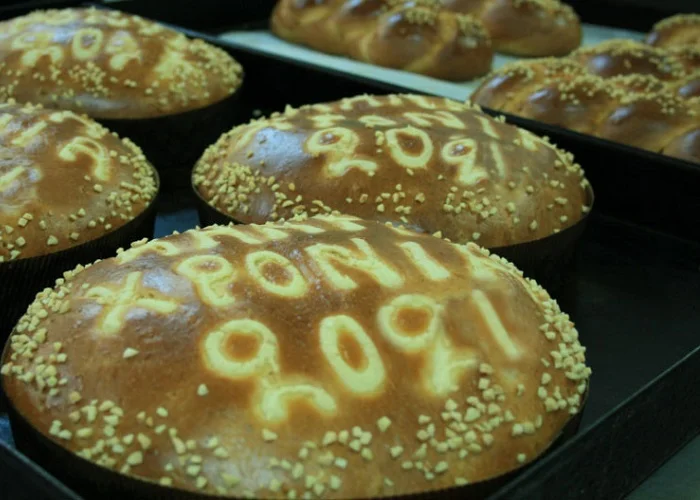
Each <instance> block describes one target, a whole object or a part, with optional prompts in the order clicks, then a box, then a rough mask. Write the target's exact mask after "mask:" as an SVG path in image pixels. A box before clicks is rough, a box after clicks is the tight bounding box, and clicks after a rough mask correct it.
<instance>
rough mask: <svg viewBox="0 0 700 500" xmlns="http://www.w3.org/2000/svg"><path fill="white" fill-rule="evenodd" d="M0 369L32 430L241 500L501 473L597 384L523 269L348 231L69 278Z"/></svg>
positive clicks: (266, 240)
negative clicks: (592, 380)
mask: <svg viewBox="0 0 700 500" xmlns="http://www.w3.org/2000/svg"><path fill="white" fill-rule="evenodd" d="M1 371H2V375H3V377H2V382H3V388H4V389H5V392H6V394H7V396H8V399H9V401H10V403H11V404H12V405H13V408H14V409H15V411H16V412H17V413H18V414H19V415H20V416H21V418H22V419H23V420H24V421H25V422H26V423H28V424H29V425H30V426H31V428H33V429H34V430H35V432H38V433H40V434H41V435H43V436H44V437H45V438H46V439H50V440H52V441H53V442H54V443H56V444H57V445H59V446H61V447H63V448H64V449H65V450H68V451H70V452H72V453H73V454H75V455H77V456H78V457H81V458H82V459H86V460H89V461H91V462H93V463H95V464H98V465H99V466H101V467H104V468H107V469H110V470H112V471H114V472H115V473H117V474H121V475H122V476H120V477H121V478H122V479H123V481H126V480H128V479H127V478H126V477H124V476H128V477H130V478H139V479H142V480H145V481H150V482H154V483H156V484H160V485H163V486H164V487H166V488H172V489H179V490H187V491H194V492H202V493H205V494H219V495H223V496H230V497H238V498H241V497H250V498H375V497H386V496H394V495H401V494H409V493H417V492H424V491H433V490H438V489H443V488H448V487H453V486H455V485H457V486H459V485H468V484H470V483H479V482H481V481H484V480H486V479H489V478H493V477H495V476H499V475H501V474H504V473H506V472H508V471H511V470H514V469H517V468H518V467H521V466H522V465H523V464H526V463H528V462H530V461H532V460H534V459H535V458H536V457H538V456H539V455H540V454H541V453H543V452H544V451H545V450H546V449H547V447H548V446H550V444H551V443H552V442H553V441H554V440H555V439H556V438H557V437H558V436H559V435H560V434H561V432H562V429H564V428H565V427H566V426H567V424H568V423H569V422H570V421H571V419H572V418H573V416H574V415H576V414H577V413H578V412H580V410H581V408H582V405H583V404H584V398H585V396H586V393H587V390H588V379H589V375H590V372H591V371H590V368H588V366H587V365H586V359H585V348H584V347H583V346H582V345H581V343H580V342H579V339H578V333H577V331H576V329H575V327H574V325H573V323H572V322H571V320H570V319H569V317H568V316H567V315H566V314H564V313H562V312H561V311H560V309H559V306H558V305H557V303H556V301H554V300H553V299H551V298H550V296H549V295H548V294H547V292H546V291H545V290H543V289H542V288H541V287H539V286H538V285H537V284H536V283H535V282H533V281H530V280H526V279H524V278H523V277H522V275H521V274H520V273H519V272H518V271H517V269H515V268H514V267H513V266H512V265H511V264H509V263H507V262H505V261H504V260H502V259H500V258H498V257H495V256H489V255H488V252H486V251H485V250H483V249H481V248H480V247H478V246H477V245H475V244H468V245H466V246H460V245H455V244H451V243H448V242H446V241H444V240H442V239H439V238H434V237H431V236H427V235H419V234H416V233H415V232H413V231H407V230H404V229H400V228H395V227H393V226H386V225H384V224H380V223H377V222H371V221H363V220H361V219H357V218H351V217H333V216H327V217H326V216H324V217H315V218H312V219H309V220H306V221H303V222H297V221H292V222H287V223H284V224H280V223H278V224H272V225H264V226H255V225H249V226H231V227H227V226H211V227H208V228H206V229H202V230H192V231H187V232H186V233H182V234H179V235H174V236H170V237H166V238H162V239H159V240H154V241H152V242H149V243H146V242H143V241H141V242H139V243H138V244H137V245H134V247H133V248H131V249H129V250H127V251H124V252H122V253H120V254H119V255H118V256H117V257H114V258H111V259H107V260H103V261H101V262H98V263H96V264H94V265H92V266H89V267H87V268H85V269H83V268H81V269H78V270H76V271H74V272H68V273H66V276H65V279H62V280H61V281H60V282H59V283H58V284H57V286H56V287H55V288H54V289H46V290H44V291H43V292H42V293H41V294H40V295H39V296H38V297H37V300H36V301H35V302H34V303H33V304H32V305H31V306H30V307H29V309H28V310H27V312H26V314H25V315H24V317H23V318H22V319H21V320H20V322H19V324H18V325H17V327H16V328H15V330H14V333H13V335H12V337H11V338H10V341H9V343H8V346H7V348H6V349H5V351H4V359H3V360H2V370H1ZM69 457H70V456H69ZM83 467H85V465H83ZM93 472H94V471H93ZM123 481H122V484H123ZM141 484H142V483H141ZM130 489H131V491H133V488H132V487H131V486H130ZM465 492H467V494H468V491H467V490H465ZM173 493H175V492H173V491H170V492H168V491H164V492H162V494H163V495H164V496H168V494H173Z"/></svg>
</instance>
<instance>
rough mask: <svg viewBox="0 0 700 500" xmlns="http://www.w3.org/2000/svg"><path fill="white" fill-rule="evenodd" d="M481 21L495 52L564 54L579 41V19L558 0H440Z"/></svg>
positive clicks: (528, 54)
mask: <svg viewBox="0 0 700 500" xmlns="http://www.w3.org/2000/svg"><path fill="white" fill-rule="evenodd" d="M440 1H441V2H442V4H443V5H444V6H445V7H446V8H448V9H449V10H452V11H453V12H459V13H462V14H470V15H472V16H474V17H475V18H476V19H478V20H479V21H481V22H482V23H483V24H484V27H485V28H486V31H487V32H488V34H489V36H490V38H491V41H492V43H493V49H494V51H496V52H501V53H504V54H512V55H516V56H563V55H566V54H568V53H569V52H571V51H572V50H574V49H575V48H576V47H578V46H579V45H580V44H581V37H582V32H581V22H580V20H579V18H578V16H577V15H576V12H574V9H572V8H571V7H570V6H569V5H567V4H565V3H563V2H560V1H559V0H440Z"/></svg>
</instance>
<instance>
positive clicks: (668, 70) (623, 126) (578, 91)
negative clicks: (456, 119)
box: [471, 40, 700, 162]
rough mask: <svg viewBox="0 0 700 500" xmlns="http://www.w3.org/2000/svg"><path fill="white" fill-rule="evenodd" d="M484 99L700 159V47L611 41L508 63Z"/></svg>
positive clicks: (476, 97) (481, 92) (484, 88)
mask: <svg viewBox="0 0 700 500" xmlns="http://www.w3.org/2000/svg"><path fill="white" fill-rule="evenodd" d="M471 100H472V101H473V102H474V103H476V104H479V105H482V106H485V107H489V108H492V109H497V110H499V111H504V112H507V113H513V114H515V115H519V116H524V117H526V118H531V119H535V120H539V121H542V122H545V123H551V124H554V125H559V126H563V127H566V128H570V129H572V130H576V131H578V132H583V133H587V134H592V135H595V136H598V137H602V138H605V139H610V140H613V141H617V142H621V143H623V144H628V145H630V146H636V147H639V148H643V149H646V150H649V151H654V152H659V153H662V154H666V155H669V156H674V157H677V158H681V159H684V160H689V161H694V162H700V49H699V48H698V47H692V46H679V47H674V48H670V49H663V48H659V47H652V46H650V45H646V44H643V43H639V42H633V41H629V40H610V41H608V42H604V43H601V44H599V45H596V46H592V47H583V48H581V49H579V50H577V51H575V52H573V53H572V54H571V55H570V56H569V57H565V58H559V59H556V58H546V59H535V60H530V61H519V62H516V63H512V64H508V65H506V66H504V67H502V68H501V69H499V70H498V71H495V72H493V73H492V74H490V75H489V76H488V77H487V78H486V79H485V80H484V82H483V83H482V84H481V86H480V87H479V88H478V89H477V90H476V91H475V92H474V93H473V94H472V96H471Z"/></svg>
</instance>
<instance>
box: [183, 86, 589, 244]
mask: <svg viewBox="0 0 700 500" xmlns="http://www.w3.org/2000/svg"><path fill="white" fill-rule="evenodd" d="M193 183H194V185H195V186H196V189H197V190H198V192H199V193H200V195H201V197H202V198H203V199H204V200H206V201H207V202H208V203H209V204H210V205H211V206H213V207H214V208H216V209H217V210H219V211H220V212H221V213H223V214H226V215H228V216H230V217H232V218H233V219H235V220H238V221H242V222H256V223H260V222H265V221H268V220H278V219H281V218H289V217H292V216H294V215H314V214H323V213H332V212H339V213H348V214H352V215H356V216H358V217H362V218H366V219H375V220H380V221H389V222H394V223H398V224H402V225H406V226H408V227H410V228H412V229H415V230H417V231H420V232H427V233H431V234H432V233H435V232H441V233H442V235H443V236H444V237H446V238H449V239H451V240H452V241H456V242H460V243H466V242H468V241H478V243H479V244H481V245H483V246H485V247H489V248H494V247H499V246H507V245H513V244H516V243H522V242H526V241H531V240H536V239H540V238H543V237H546V236H549V235H551V234H553V233H556V232H558V231H560V230H562V229H565V228H567V227H569V226H571V225H573V224H575V223H576V222H577V221H579V220H580V219H581V217H582V214H583V213H585V212H586V211H587V210H588V208H589V207H587V206H586V203H588V202H589V200H587V199H586V188H587V181H586V179H585V177H584V173H583V170H582V169H581V168H580V167H579V166H578V165H577V164H575V163H574V161H573V157H572V155H571V154H569V153H566V152H564V151H561V150H559V149H557V148H556V147H554V146H552V145H551V144H549V143H547V142H546V141H544V140H542V139H541V138H539V137H537V136H535V135H533V134H531V133H530V132H527V131H525V130H523V129H520V128H517V127H514V126H511V125H507V124H505V123H503V122H502V121H500V120H496V119H493V118H491V117H489V116H488V115H486V114H484V113H482V112H481V111H480V110H479V109H478V108H474V107H471V106H468V105H465V104H462V103H459V102H456V101H451V100H448V99H443V98H436V97H427V96H420V95H390V96H356V97H353V98H347V99H343V100H341V101H337V102H333V103H327V104H315V105H311V106H304V107H302V108H300V109H292V108H288V109H287V110H286V111H285V112H284V113H282V114H276V115H273V116H271V117H270V118H263V119H260V120H257V121H253V122H251V123H249V124H247V125H242V126H239V127H236V128H234V129H233V130H231V131H230V132H228V133H227V134H224V135H223V136H222V137H221V138H220V139H219V141H218V142H217V143H215V144H214V145H213V146H212V147H210V148H209V149H207V151H206V152H205V153H204V155H203V156H202V158H201V159H200V161H199V162H198V164H197V166H196V167H195V170H194V173H193Z"/></svg>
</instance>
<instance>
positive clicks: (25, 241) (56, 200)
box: [0, 102, 158, 263]
mask: <svg viewBox="0 0 700 500" xmlns="http://www.w3.org/2000/svg"><path fill="white" fill-rule="evenodd" d="M157 190H158V186H157V181H156V176H155V171H154V169H153V167H152V166H151V165H150V164H149V163H148V162H147V161H146V159H145V158H144V156H143V154H142V152H141V150H140V149H139V148H138V147H137V146H136V145H134V143H132V142H131V141H129V140H128V139H120V138H119V137H117V136H116V135H114V134H113V133H111V132H110V131H109V130H107V129H106V128H105V127H103V126H102V125H100V124H98V123H97V122H95V121H93V120H92V119H90V118H88V117H87V116H84V115H78V114H76V113H73V112H72V111H59V110H55V109H44V108H42V107H41V106H35V105H30V104H26V105H20V104H15V103H13V102H10V103H5V104H0V263H2V262H8V261H11V260H15V259H22V258H27V257H35V256H39V255H46V254H48V253H53V252H57V251H59V250H63V249H66V248H70V247H73V246H76V245H80V244H82V243H85V242H88V241H91V240H95V239H97V238H100V237H102V236H104V235H105V234H107V233H110V232H112V231H115V230H117V229H119V228H120V227H121V226H123V225H124V224H126V223H127V222H129V221H131V220H133V219H134V218H135V217H137V216H138V215H139V214H141V213H142V212H143V211H144V210H145V209H146V207H148V206H149V204H150V203H151V201H152V200H153V199H154V197H155V195H156V193H157Z"/></svg>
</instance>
